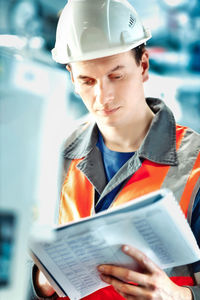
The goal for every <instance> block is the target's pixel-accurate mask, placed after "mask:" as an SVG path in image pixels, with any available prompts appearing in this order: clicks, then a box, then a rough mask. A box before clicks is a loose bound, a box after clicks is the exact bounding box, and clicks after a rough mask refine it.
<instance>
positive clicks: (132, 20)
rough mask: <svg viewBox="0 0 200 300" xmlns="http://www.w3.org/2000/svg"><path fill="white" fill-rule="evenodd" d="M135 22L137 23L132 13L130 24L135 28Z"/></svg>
mask: <svg viewBox="0 0 200 300" xmlns="http://www.w3.org/2000/svg"><path fill="white" fill-rule="evenodd" d="M135 23H136V19H135V18H134V17H133V15H130V18H129V24H128V26H129V27H131V28H133V27H134V25H135Z"/></svg>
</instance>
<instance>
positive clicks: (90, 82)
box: [83, 79, 94, 85]
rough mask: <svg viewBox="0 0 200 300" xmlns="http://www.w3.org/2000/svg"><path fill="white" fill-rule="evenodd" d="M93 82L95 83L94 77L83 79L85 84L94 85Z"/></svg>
mask: <svg viewBox="0 0 200 300" xmlns="http://www.w3.org/2000/svg"><path fill="white" fill-rule="evenodd" d="M93 83H94V80H93V79H90V80H86V81H83V84H85V85H92V84H93Z"/></svg>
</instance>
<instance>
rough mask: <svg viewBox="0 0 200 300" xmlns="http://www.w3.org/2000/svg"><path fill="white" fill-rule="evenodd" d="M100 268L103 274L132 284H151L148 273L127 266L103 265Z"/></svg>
mask: <svg viewBox="0 0 200 300" xmlns="http://www.w3.org/2000/svg"><path fill="white" fill-rule="evenodd" d="M98 270H99V271H100V272H101V274H103V275H106V276H110V277H112V278H117V279H120V280H121V281H122V282H126V283H132V284H134V283H135V284H138V285H140V286H146V287H147V286H149V280H148V277H147V275H145V274H142V273H138V272H135V271H132V270H129V269H127V268H123V267H118V266H113V265H101V266H99V267H98Z"/></svg>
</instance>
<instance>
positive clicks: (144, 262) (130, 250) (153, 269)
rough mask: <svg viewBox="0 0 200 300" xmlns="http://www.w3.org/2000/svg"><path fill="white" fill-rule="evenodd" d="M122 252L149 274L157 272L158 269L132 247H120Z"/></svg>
mask: <svg viewBox="0 0 200 300" xmlns="http://www.w3.org/2000/svg"><path fill="white" fill-rule="evenodd" d="M122 251H123V252H124V253H125V254H127V255H129V256H130V257H132V258H133V259H134V260H136V261H137V262H138V264H139V265H140V267H142V268H143V269H144V270H147V271H148V272H150V273H154V272H156V271H158V270H159V267H158V266H157V265H156V264H155V263H154V262H153V261H152V260H151V259H150V258H148V257H147V256H146V255H145V254H144V253H143V252H141V251H140V250H138V249H136V248H134V247H132V246H128V245H124V246H123V247H122Z"/></svg>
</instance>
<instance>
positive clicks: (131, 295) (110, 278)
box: [98, 246, 193, 300]
mask: <svg viewBox="0 0 200 300" xmlns="http://www.w3.org/2000/svg"><path fill="white" fill-rule="evenodd" d="M122 250H123V252H124V253H126V254H127V255H129V256H130V257H131V258H133V259H134V260H136V261H137V262H138V263H139V266H140V267H141V268H142V270H143V272H141V273H139V272H135V271H133V270H129V269H126V268H123V267H118V266H114V265H101V266H99V267H98V270H99V272H100V276H101V279H102V280H103V281H105V282H106V283H108V284H111V285H112V286H113V287H114V288H115V290H116V291H117V292H118V293H119V294H120V295H122V296H123V297H124V298H126V299H128V300H131V299H143V300H145V299H156V300H172V299H173V300H192V298H193V297H192V292H191V291H190V289H189V288H186V287H180V286H178V285H176V284H175V283H173V282H172V281H171V280H170V278H169V277H168V276H167V275H166V273H165V272H164V271H163V270H161V269H160V268H159V267H158V266H157V265H156V264H154V263H153V262H152V261H151V260H150V259H149V258H148V257H147V256H145V255H144V253H142V252H141V251H139V250H138V249H135V248H133V247H131V246H123V247H122ZM132 283H134V284H132Z"/></svg>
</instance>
